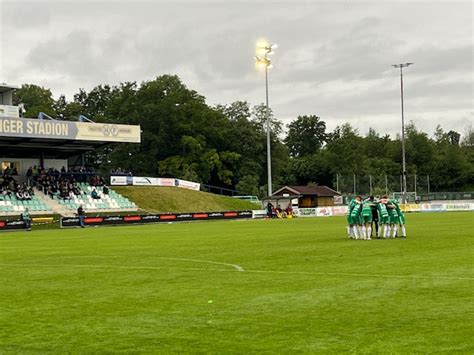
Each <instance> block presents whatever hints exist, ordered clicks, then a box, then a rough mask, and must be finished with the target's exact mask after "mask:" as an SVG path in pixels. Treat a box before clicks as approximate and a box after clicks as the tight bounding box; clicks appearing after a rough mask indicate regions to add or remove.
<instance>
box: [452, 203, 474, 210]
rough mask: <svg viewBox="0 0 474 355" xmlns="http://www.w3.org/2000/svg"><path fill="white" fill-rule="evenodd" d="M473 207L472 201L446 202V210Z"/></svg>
mask: <svg viewBox="0 0 474 355" xmlns="http://www.w3.org/2000/svg"><path fill="white" fill-rule="evenodd" d="M472 207H473V206H472V204H470V203H445V208H446V211H470V210H471V209H472Z"/></svg>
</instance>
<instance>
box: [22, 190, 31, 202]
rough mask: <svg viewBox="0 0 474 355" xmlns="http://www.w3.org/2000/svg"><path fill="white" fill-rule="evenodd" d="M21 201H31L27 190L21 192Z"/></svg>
mask: <svg viewBox="0 0 474 355" xmlns="http://www.w3.org/2000/svg"><path fill="white" fill-rule="evenodd" d="M23 199H24V200H25V201H29V200H31V196H30V194H29V192H28V190H23Z"/></svg>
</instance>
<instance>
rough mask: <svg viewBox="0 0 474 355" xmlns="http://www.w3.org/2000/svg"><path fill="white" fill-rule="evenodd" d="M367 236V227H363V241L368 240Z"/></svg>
mask: <svg viewBox="0 0 474 355" xmlns="http://www.w3.org/2000/svg"><path fill="white" fill-rule="evenodd" d="M366 235H367V230H366V229H365V226H362V239H365V238H367V237H366Z"/></svg>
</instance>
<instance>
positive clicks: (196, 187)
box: [175, 179, 201, 191]
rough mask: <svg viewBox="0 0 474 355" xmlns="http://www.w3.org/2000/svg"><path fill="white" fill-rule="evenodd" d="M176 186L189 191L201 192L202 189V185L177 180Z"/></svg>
mask: <svg viewBox="0 0 474 355" xmlns="http://www.w3.org/2000/svg"><path fill="white" fill-rule="evenodd" d="M175 184H176V186H177V187H182V188H184V189H189V190H195V191H199V190H200V189H201V184H199V183H197V182H192V181H187V180H181V179H176V182H175Z"/></svg>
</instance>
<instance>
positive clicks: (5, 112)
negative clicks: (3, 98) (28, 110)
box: [0, 105, 20, 118]
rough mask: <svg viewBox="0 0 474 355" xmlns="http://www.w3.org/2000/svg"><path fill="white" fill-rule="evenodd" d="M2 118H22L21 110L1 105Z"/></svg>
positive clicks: (0, 114)
mask: <svg viewBox="0 0 474 355" xmlns="http://www.w3.org/2000/svg"><path fill="white" fill-rule="evenodd" d="M0 117H16V118H19V117H20V108H19V107H18V106H10V105H0Z"/></svg>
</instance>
